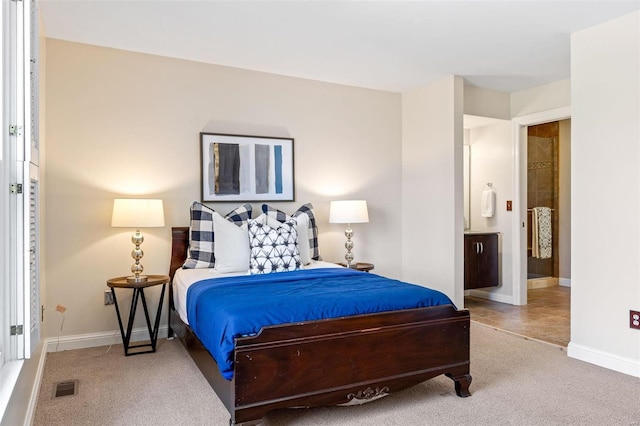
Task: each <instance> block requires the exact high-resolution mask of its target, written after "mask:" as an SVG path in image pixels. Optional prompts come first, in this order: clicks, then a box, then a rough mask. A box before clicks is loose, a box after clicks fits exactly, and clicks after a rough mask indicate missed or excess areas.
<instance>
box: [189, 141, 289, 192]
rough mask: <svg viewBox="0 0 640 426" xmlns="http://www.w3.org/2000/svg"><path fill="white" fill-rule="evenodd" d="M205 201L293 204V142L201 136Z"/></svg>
mask: <svg viewBox="0 0 640 426" xmlns="http://www.w3.org/2000/svg"><path fill="white" fill-rule="evenodd" d="M200 157H201V175H202V201H293V200H294V193H293V192H294V191H293V188H294V187H293V139H291V138H272V137H267V136H245V135H230V134H223V133H200Z"/></svg>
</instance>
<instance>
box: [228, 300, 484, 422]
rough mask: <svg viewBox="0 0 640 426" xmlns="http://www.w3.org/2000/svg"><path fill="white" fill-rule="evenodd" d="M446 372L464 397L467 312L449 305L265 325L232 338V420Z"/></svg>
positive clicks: (375, 393)
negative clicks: (255, 332)
mask: <svg viewBox="0 0 640 426" xmlns="http://www.w3.org/2000/svg"><path fill="white" fill-rule="evenodd" d="M441 374H446V375H447V376H448V377H450V378H452V379H453V380H454V382H455V390H456V393H457V394H458V395H459V396H462V397H465V396H469V395H470V393H469V385H470V383H471V376H470V374H469V313H468V312H467V311H456V310H455V309H454V308H453V307H452V306H450V305H447V306H438V307H431V308H421V309H413V310H408V311H395V312H388V313H382V314H375V315H361V316H357V317H347V318H340V319H335V320H323V321H313V322H307V323H300V324H289V325H285V326H278V327H267V328H265V329H263V331H262V332H261V333H260V334H259V335H257V336H254V337H249V338H241V339H238V340H237V344H236V351H235V376H234V382H235V384H234V392H235V395H234V401H235V408H234V412H232V421H233V422H235V423H243V422H250V423H254V422H255V421H257V420H258V419H260V418H262V417H263V416H264V415H265V414H266V413H267V412H268V411H269V410H272V409H275V408H285V407H312V406H323V405H337V404H347V405H349V404H357V403H363V402H367V401H369V400H373V399H377V398H380V397H382V396H385V395H386V394H389V393H391V392H396V391H398V390H401V389H404V388H407V387H409V386H413V385H416V384H418V383H420V382H423V381H425V380H427V379H430V378H432V377H435V376H439V375H441Z"/></svg>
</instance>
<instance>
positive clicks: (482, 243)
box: [464, 231, 500, 290]
mask: <svg viewBox="0 0 640 426" xmlns="http://www.w3.org/2000/svg"><path fill="white" fill-rule="evenodd" d="M498 235H499V233H498V232H472V231H468V232H465V233H464V289H465V290H472V289H476V288H484V287H497V286H498V285H499V284H500V282H499V274H498V271H499V270H498V267H499V262H498V257H499V254H498Z"/></svg>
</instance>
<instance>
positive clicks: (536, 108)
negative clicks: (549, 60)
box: [511, 80, 571, 118]
mask: <svg viewBox="0 0 640 426" xmlns="http://www.w3.org/2000/svg"><path fill="white" fill-rule="evenodd" d="M567 105H571V80H560V81H556V82H554V83H549V84H545V85H543V86H537V87H533V88H531V89H527V90H521V91H519V92H513V93H512V94H511V117H512V118H514V117H519V116H521V115H528V114H534V113H536V112H541V111H549V110H551V109H555V108H562V107H565V106H567Z"/></svg>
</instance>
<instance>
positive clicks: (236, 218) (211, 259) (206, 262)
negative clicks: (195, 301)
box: [182, 201, 252, 269]
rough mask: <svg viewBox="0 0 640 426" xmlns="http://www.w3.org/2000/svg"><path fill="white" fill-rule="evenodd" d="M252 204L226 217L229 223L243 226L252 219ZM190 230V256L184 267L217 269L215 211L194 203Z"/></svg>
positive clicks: (244, 205) (231, 212)
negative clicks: (214, 227)
mask: <svg viewBox="0 0 640 426" xmlns="http://www.w3.org/2000/svg"><path fill="white" fill-rule="evenodd" d="M251 210H252V207H251V204H243V205H241V206H239V207H237V208H235V209H233V210H232V211H230V212H229V213H227V215H226V216H224V218H225V219H227V220H228V221H229V222H232V223H235V224H236V225H238V226H242V225H243V224H244V223H247V222H248V221H249V219H251ZM190 212H191V213H190V214H191V225H190V228H189V256H188V257H187V260H186V261H185V262H184V265H182V267H183V268H185V269H198V268H213V267H215V260H216V259H215V229H213V209H211V208H209V207H207V206H205V205H204V204H201V203H199V202H197V201H194V202H193V204H191V210H190Z"/></svg>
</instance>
